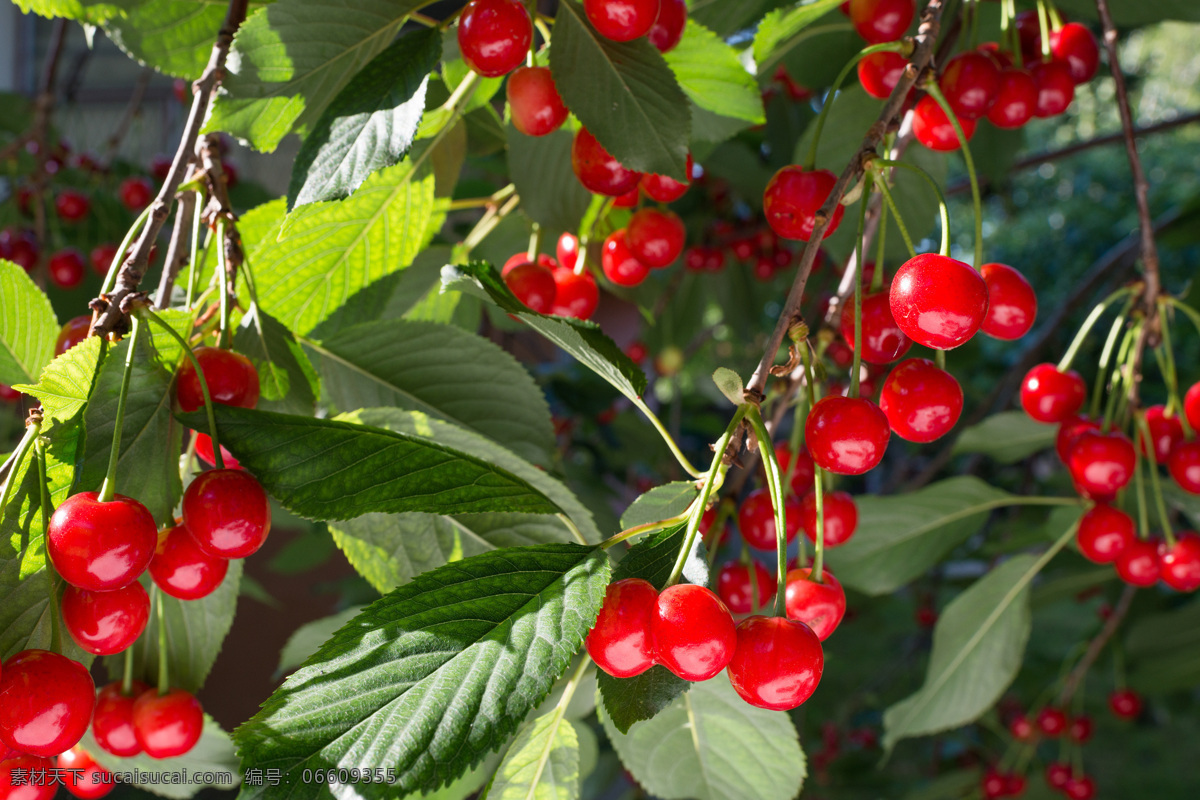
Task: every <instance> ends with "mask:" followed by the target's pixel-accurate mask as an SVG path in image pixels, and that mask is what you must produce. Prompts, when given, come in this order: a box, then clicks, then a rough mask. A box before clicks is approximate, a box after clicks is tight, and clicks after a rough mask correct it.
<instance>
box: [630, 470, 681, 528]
mask: <svg viewBox="0 0 1200 800" xmlns="http://www.w3.org/2000/svg"><path fill="white" fill-rule="evenodd" d="M698 494H699V491H698V490H697V489H696V484H695V483H693V482H691V481H674V482H672V483H664V484H663V485H662V486H655V487H654V488H653V489H651V490H650V491H648V492H646V493H644V494H642V495H640V496H639V497H638V498H637V499H636V500H634V501H633V502H632V503H630V504H629V508H627V509H625V513H623V514H622V515H621V528H622V529H628V528H636V527H637V526H638V525H645V524H646V523H648V522H658V521H659V520H661V519H669V518H671V517H675V516H678V515H680V514H682V513H683V512H684V511H687V509H688V506H690V505H691V504H692V502H693V501H694V500H695V499H696V495H698Z"/></svg>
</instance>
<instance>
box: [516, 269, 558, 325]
mask: <svg viewBox="0 0 1200 800" xmlns="http://www.w3.org/2000/svg"><path fill="white" fill-rule="evenodd" d="M504 283H505V284H507V285H508V288H509V290H510V291H511V292H512V293H513V294H515V295H516V296H517V299H518V300H520V301H521V302H522V303H524V304H525V306H526V307H527V308H529V309H530V310H532V311H536V312H537V313H539V314H549V313H551V312H552V311H553V310H554V299H555V297H556V296H557V294H558V289H557V285H556V283H555V280H554V273H553V272H551V271H550V270H548V269H546V268H545V267H543V266H542V265H541V264H533V263H530V262H528V261H526V262H525V263H523V264H519V265H517V266H516V267H514V268H513V269H511V270H509V271H508V274H506V275H505V276H504Z"/></svg>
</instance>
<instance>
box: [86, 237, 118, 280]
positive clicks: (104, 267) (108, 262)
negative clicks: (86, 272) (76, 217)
mask: <svg viewBox="0 0 1200 800" xmlns="http://www.w3.org/2000/svg"><path fill="white" fill-rule="evenodd" d="M116 257H117V246H116V245H115V244H113V243H112V242H106V243H104V244H98V245H96V246H95V247H93V248H92V252H91V253H90V254H89V256H88V258H89V260H90V261H91V262H92V269H94V270H95V271H96V274H97V275H107V274H108V269H109V267H111V266H112V262H113V259H114V258H116Z"/></svg>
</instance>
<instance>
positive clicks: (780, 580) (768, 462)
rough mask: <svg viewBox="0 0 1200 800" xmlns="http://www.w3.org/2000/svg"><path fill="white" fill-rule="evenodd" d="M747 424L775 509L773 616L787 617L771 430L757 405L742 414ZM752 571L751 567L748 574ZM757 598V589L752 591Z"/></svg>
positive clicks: (782, 519) (783, 537) (778, 478)
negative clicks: (757, 451) (752, 432)
mask: <svg viewBox="0 0 1200 800" xmlns="http://www.w3.org/2000/svg"><path fill="white" fill-rule="evenodd" d="M746 417H747V419H749V420H750V426H751V427H752V428H753V429H754V434H755V437H756V438H757V439H758V449H759V454H760V455H761V456H762V462H763V467H764V468H765V469H766V473H767V490H768V491H769V492H770V493H771V505H772V506H774V511H775V555H776V585H775V615H776V616H778V617H784V616H787V608H786V600H787V507H786V506H785V505H784V498H785V497H786V492H785V491H784V487H783V484H782V477H783V476H782V475H780V472H779V461H778V460H777V459H776V458H775V448H774V447H773V446H772V445H771V433H770V432H769V431H768V430H767V426H766V424H765V423H764V422H763V418H762V413H761V412H760V411H759V410H758V407H757V406H752V407H751V409H750V411H749V413H748V414H747V415H746ZM753 573H754V570H751V574H753ZM755 592H756V594H755V597H757V596H758V595H757V589H756V590H755Z"/></svg>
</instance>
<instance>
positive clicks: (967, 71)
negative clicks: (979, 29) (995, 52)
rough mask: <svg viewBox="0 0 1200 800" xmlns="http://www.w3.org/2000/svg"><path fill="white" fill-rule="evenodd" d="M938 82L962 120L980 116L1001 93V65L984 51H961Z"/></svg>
mask: <svg viewBox="0 0 1200 800" xmlns="http://www.w3.org/2000/svg"><path fill="white" fill-rule="evenodd" d="M938 85H939V86H941V89H942V93H943V94H944V95H945V97H946V102H948V103H949V104H950V108H952V109H954V113H955V114H957V115H958V117H959V118H960V119H979V118H980V117H982V116H983V115H984V114H986V113H987V112H988V109H990V108H991V107H992V103H994V102H995V100H996V95H997V94H999V92H1000V68H999V67H998V66H996V62H995V61H993V60H992V59H990V58H988V57H987V56H985V55H983V54H982V53H976V52H973V51H968V52H965V53H959V54H958V55H956V56H954V57H953V58H951V59H950V60H949V61H947V62H946V67H945V69H944V70H943V71H942V75H941V77H940V78H938Z"/></svg>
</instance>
